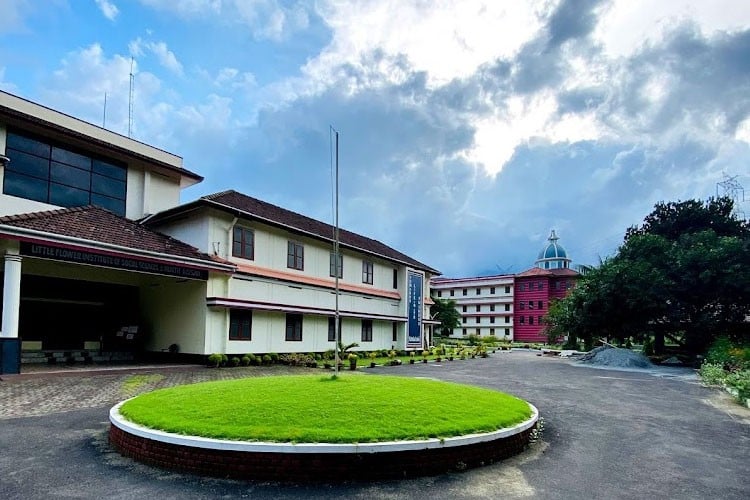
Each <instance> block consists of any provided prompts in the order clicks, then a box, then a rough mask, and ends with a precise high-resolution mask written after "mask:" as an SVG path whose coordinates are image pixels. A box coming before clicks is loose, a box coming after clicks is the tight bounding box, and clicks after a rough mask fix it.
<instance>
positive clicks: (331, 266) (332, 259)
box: [328, 252, 344, 278]
mask: <svg viewBox="0 0 750 500" xmlns="http://www.w3.org/2000/svg"><path fill="white" fill-rule="evenodd" d="M338 261H339V262H338V274H339V278H343V277H344V255H343V254H342V253H341V252H339V258H338ZM336 267H337V266H336V253H335V252H331V254H330V256H329V257H328V276H330V277H332V278H333V277H335V276H336V270H337V269H336Z"/></svg>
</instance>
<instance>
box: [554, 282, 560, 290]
mask: <svg viewBox="0 0 750 500" xmlns="http://www.w3.org/2000/svg"><path fill="white" fill-rule="evenodd" d="M559 289H560V282H559V281H555V290H559Z"/></svg>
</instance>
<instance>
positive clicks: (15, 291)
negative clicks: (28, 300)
mask: <svg viewBox="0 0 750 500" xmlns="http://www.w3.org/2000/svg"><path fill="white" fill-rule="evenodd" d="M20 308H21V256H20V255H18V254H13V253H6V254H5V277H4V280H3V323H2V332H0V336H1V337H6V338H18V311H19V310H20Z"/></svg>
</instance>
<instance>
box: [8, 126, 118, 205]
mask: <svg viewBox="0 0 750 500" xmlns="http://www.w3.org/2000/svg"><path fill="white" fill-rule="evenodd" d="M5 154H6V155H7V156H8V158H10V160H11V161H10V163H9V164H8V165H7V166H6V167H5V180H4V183H3V193H5V194H8V195H12V196H18V197H21V198H26V199H29V200H35V201H41V202H44V203H51V204H53V205H60V206H63V207H75V206H82V205H97V206H99V207H102V208H105V209H107V210H109V211H111V212H113V213H116V214H117V215H121V216H124V215H125V198H126V191H127V168H126V166H125V165H124V164H120V163H116V162H114V161H112V160H103V159H98V158H94V157H93V156H89V155H87V154H81V153H77V152H73V151H70V150H68V149H63V148H59V147H57V146H55V145H54V144H52V143H48V142H47V141H43V140H37V139H32V138H31V137H26V136H23V135H19V134H16V133H14V132H10V131H9V132H8V133H7V136H6V150H5Z"/></svg>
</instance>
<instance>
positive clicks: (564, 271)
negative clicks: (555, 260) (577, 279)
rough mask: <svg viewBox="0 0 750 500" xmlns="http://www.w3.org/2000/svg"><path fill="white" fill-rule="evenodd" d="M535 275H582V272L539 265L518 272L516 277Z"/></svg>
mask: <svg viewBox="0 0 750 500" xmlns="http://www.w3.org/2000/svg"><path fill="white" fill-rule="evenodd" d="M534 276H580V273H579V272H577V271H574V270H573V269H569V268H562V269H541V268H539V267H532V268H531V269H527V270H526V271H524V272H522V273H518V274H516V278H528V277H534Z"/></svg>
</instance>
